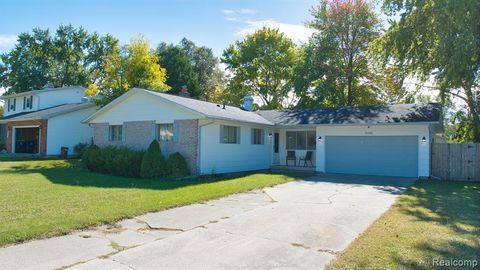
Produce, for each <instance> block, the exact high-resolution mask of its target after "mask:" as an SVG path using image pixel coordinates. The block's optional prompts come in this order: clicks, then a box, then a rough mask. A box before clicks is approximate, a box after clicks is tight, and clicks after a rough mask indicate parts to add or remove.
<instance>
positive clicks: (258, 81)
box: [222, 27, 298, 109]
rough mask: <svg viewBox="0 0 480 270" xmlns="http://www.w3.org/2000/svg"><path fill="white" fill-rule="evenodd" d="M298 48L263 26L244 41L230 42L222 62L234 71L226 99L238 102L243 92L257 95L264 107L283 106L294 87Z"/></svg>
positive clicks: (290, 41) (282, 36) (281, 34)
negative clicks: (232, 43)
mask: <svg viewBox="0 0 480 270" xmlns="http://www.w3.org/2000/svg"><path fill="white" fill-rule="evenodd" d="M297 59H298V57H297V49H296V47H295V45H294V44H293V42H292V40H291V39H290V38H288V37H286V36H285V34H283V33H282V32H280V31H279V30H278V29H271V28H267V27H263V28H262V29H259V30H257V31H255V32H254V33H252V34H249V35H247V36H246V37H245V39H244V40H241V41H237V42H236V43H235V44H234V45H230V47H228V48H227V49H226V50H225V51H224V52H223V58H222V62H223V63H225V64H226V65H227V69H228V70H229V71H230V72H231V73H232V74H233V76H232V78H231V80H230V82H229V84H228V91H227V93H228V101H229V102H230V103H232V104H236V105H239V104H240V100H241V98H242V97H243V96H245V95H246V94H251V95H257V96H259V97H260V98H261V99H262V101H263V103H264V107H265V108H271V109H278V108H282V107H283V104H282V102H283V101H284V100H285V99H286V98H287V97H288V94H289V93H290V92H291V91H292V90H293V88H292V87H293V84H292V83H293V70H294V66H295V63H296V61H297Z"/></svg>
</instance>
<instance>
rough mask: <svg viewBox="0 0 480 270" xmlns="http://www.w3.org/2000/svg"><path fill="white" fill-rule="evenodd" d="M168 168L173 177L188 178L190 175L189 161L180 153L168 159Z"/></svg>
mask: <svg viewBox="0 0 480 270" xmlns="http://www.w3.org/2000/svg"><path fill="white" fill-rule="evenodd" d="M167 167H168V172H169V174H171V175H172V176H187V175H189V174H190V170H189V169H188V164H187V161H186V160H185V158H184V157H183V156H182V155H181V154H180V153H178V152H176V153H173V154H171V155H170V157H168V161H167Z"/></svg>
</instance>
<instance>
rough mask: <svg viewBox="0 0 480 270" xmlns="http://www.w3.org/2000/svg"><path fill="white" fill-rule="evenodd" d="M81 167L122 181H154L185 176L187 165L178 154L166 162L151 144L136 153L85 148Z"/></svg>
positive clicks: (92, 146)
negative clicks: (116, 176) (166, 177)
mask: <svg viewBox="0 0 480 270" xmlns="http://www.w3.org/2000/svg"><path fill="white" fill-rule="evenodd" d="M82 163H83V165H84V166H85V167H86V168H87V169H88V170H90V171H92V172H99V173H107V174H112V175H118V176H126V177H142V178H157V177H163V176H170V175H171V176H175V177H180V176H187V175H189V174H190V171H189V169H188V164H187V161H186V160H185V158H184V157H183V156H182V155H181V154H180V153H178V152H177V153H173V154H171V155H170V157H169V158H168V160H165V158H164V157H163V155H162V151H161V150H160V145H159V144H158V142H157V141H156V140H155V141H153V142H152V143H151V144H150V146H149V147H148V150H147V151H146V152H145V151H136V150H132V149H129V148H126V147H114V146H107V147H103V148H100V147H98V146H97V145H94V144H92V145H90V146H88V147H87V148H86V149H85V150H84V152H83V155H82Z"/></svg>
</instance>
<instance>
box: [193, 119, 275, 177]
mask: <svg viewBox="0 0 480 270" xmlns="http://www.w3.org/2000/svg"><path fill="white" fill-rule="evenodd" d="M202 125H203V126H202ZM223 125H227V126H236V127H237V130H238V132H239V134H238V138H239V143H237V144H227V143H222V142H221V141H220V140H219V138H218V137H219V136H218V133H219V132H220V130H221V129H222V126H223ZM199 126H200V130H199V131H200V135H199V137H200V142H199V143H200V149H199V161H200V163H199V168H200V173H201V174H216V173H229V172H241V171H252V170H265V169H268V168H269V167H270V165H271V163H272V149H273V147H272V141H273V140H269V139H268V137H267V135H266V134H268V132H269V130H268V129H267V128H266V127H265V128H263V127H261V126H256V125H249V124H240V123H231V122H227V121H218V122H214V123H211V122H210V121H209V120H200V121H199ZM252 128H260V129H261V128H263V129H264V130H265V141H264V144H259V145H254V144H252V143H251V136H252Z"/></svg>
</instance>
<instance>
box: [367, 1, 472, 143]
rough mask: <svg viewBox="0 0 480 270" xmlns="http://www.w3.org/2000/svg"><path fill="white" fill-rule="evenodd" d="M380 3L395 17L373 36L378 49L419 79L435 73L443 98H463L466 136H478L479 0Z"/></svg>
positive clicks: (425, 78) (437, 86) (431, 76)
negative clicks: (386, 26) (383, 30)
mask: <svg viewBox="0 0 480 270" xmlns="http://www.w3.org/2000/svg"><path fill="white" fill-rule="evenodd" d="M382 8H383V10H384V12H385V13H386V14H387V15H389V16H394V18H398V19H394V20H391V21H390V22H389V23H390V27H389V28H388V30H387V31H386V32H385V34H384V35H383V36H382V37H381V38H380V39H379V40H378V41H377V42H376V48H377V54H378V55H380V56H381V57H382V58H383V62H384V63H386V64H389V63H392V62H398V63H399V64H401V65H403V67H404V68H405V70H406V71H407V72H409V73H410V74H413V75H414V76H415V77H416V78H417V79H418V80H419V81H420V82H426V81H428V80H430V79H432V78H433V79H434V80H435V83H436V87H435V88H436V90H439V91H440V96H441V97H442V98H443V100H446V99H447V98H449V97H455V98H459V99H461V100H463V101H464V102H465V103H466V104H467V107H468V117H466V119H465V120H466V121H467V122H469V123H471V124H469V125H467V126H469V127H464V128H463V130H464V131H466V134H467V136H466V138H465V139H466V140H471V141H474V142H480V97H479V95H480V16H479V14H480V1H478V0H464V1H457V0H443V1H437V0H424V1H404V0H384V3H383V7H382Z"/></svg>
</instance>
